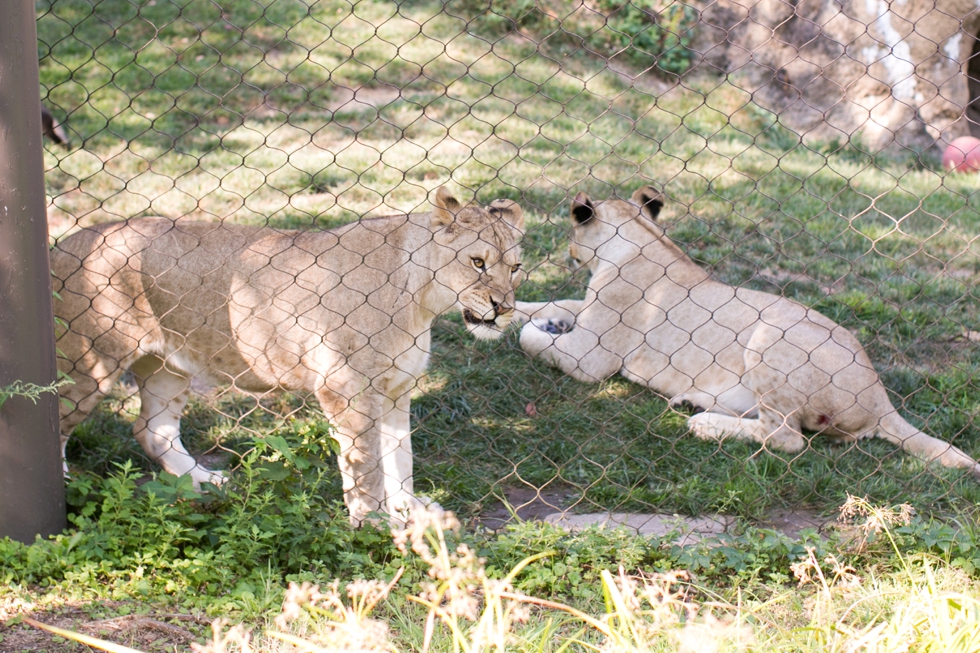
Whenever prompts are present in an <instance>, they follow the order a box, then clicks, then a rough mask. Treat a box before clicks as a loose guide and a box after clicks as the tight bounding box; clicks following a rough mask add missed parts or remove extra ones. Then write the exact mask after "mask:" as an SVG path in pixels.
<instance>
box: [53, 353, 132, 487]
mask: <svg viewBox="0 0 980 653" xmlns="http://www.w3.org/2000/svg"><path fill="white" fill-rule="evenodd" d="M59 344H60V343H59ZM58 369H59V371H60V372H61V373H62V374H67V375H68V377H69V378H70V379H71V381H72V382H71V383H70V384H66V385H64V386H62V387H61V389H60V390H59V391H58V393H59V395H60V400H59V402H58V410H59V413H60V419H59V422H60V423H59V427H60V430H61V460H62V465H63V468H64V473H65V476H68V462H67V458H65V449H66V448H67V446H68V441H69V440H70V439H71V434H72V432H73V431H74V430H75V427H76V426H78V425H79V424H81V423H82V422H83V421H85V419H86V418H88V416H89V415H90V414H91V413H92V411H93V410H95V407H96V406H97V405H98V403H99V402H100V401H102V400H103V399H104V398H105V397H106V396H108V395H109V392H110V390H111V389H112V386H113V385H115V383H116V381H118V380H119V377H120V376H122V373H123V372H124V371H125V369H126V368H125V366H124V365H123V364H121V363H119V362H117V361H115V360H113V359H110V358H108V357H103V356H99V355H97V354H96V353H95V350H94V348H92V347H91V345H89V351H88V352H87V353H86V354H85V355H83V356H81V357H79V358H78V359H77V360H75V361H74V362H69V360H68V359H66V358H59V360H58Z"/></svg>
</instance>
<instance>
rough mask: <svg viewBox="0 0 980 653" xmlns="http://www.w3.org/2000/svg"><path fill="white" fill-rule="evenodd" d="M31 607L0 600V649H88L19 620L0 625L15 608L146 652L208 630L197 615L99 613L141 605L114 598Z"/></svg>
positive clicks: (182, 644)
mask: <svg viewBox="0 0 980 653" xmlns="http://www.w3.org/2000/svg"><path fill="white" fill-rule="evenodd" d="M31 607H32V606H29V605H26V604H23V603H19V604H18V605H15V604H12V603H9V604H2V603H0V652H2V653H15V652H18V653H19V652H21V651H29V652H30V653H62V652H68V651H72V652H74V651H90V650H93V649H90V648H89V647H87V646H83V645H81V644H78V643H76V642H73V641H71V640H68V639H65V638H63V637H59V636H57V635H54V634H51V633H49V632H46V631H44V630H41V629H39V628H35V627H34V626H30V625H28V624H26V623H23V622H21V623H14V624H11V625H6V622H7V621H8V620H9V619H10V618H11V617H14V616H15V615H16V614H21V615H24V616H27V617H30V618H32V619H34V620H36V621H39V622H41V623H44V624H47V625H49V626H55V627H57V628H62V629H64V630H69V631H73V632H76V633H81V634H83V635H88V636H89V637H97V638H99V639H102V640H107V641H110V642H115V643H117V644H121V645H123V646H128V647H131V648H135V649H139V650H142V651H147V652H148V653H151V652H152V651H175V650H187V649H188V647H189V646H190V643H191V642H195V641H196V642H204V641H206V640H207V638H208V637H209V636H210V623H211V622H210V619H208V618H207V617H205V616H203V615H192V614H175V613H167V612H153V611H150V612H145V613H143V614H126V615H120V616H114V617H109V618H103V615H106V614H112V613H116V614H118V613H119V612H128V611H130V610H132V609H133V608H134V607H140V608H142V607H143V606H133V605H130V604H124V603H115V602H105V603H97V604H83V605H69V606H64V607H61V608H57V609H52V610H32V609H31ZM144 609H145V608H144Z"/></svg>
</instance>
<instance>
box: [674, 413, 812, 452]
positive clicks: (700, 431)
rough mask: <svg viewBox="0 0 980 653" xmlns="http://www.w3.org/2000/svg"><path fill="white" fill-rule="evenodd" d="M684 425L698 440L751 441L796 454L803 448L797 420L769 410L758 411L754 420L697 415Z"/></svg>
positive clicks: (728, 416)
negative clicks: (757, 415)
mask: <svg viewBox="0 0 980 653" xmlns="http://www.w3.org/2000/svg"><path fill="white" fill-rule="evenodd" d="M687 425H688V428H690V429H691V432H692V433H693V434H694V435H695V436H697V437H699V438H701V439H702V440H717V441H719V442H720V441H724V440H728V439H734V440H754V441H755V442H758V443H759V444H761V445H763V446H765V447H766V448H767V449H770V450H775V451H785V452H786V453H798V452H800V451H802V450H803V449H804V448H806V445H807V440H806V438H804V437H803V433H802V432H801V431H800V421H799V419H798V418H796V417H795V416H794V415H789V416H786V417H784V416H782V415H779V414H778V413H776V412H775V411H773V410H771V409H763V410H761V411H760V412H759V418H758V419H750V418H746V417H735V416H732V415H722V414H720V413H707V412H706V413H698V414H697V415H693V416H691V417H690V418H688V420H687Z"/></svg>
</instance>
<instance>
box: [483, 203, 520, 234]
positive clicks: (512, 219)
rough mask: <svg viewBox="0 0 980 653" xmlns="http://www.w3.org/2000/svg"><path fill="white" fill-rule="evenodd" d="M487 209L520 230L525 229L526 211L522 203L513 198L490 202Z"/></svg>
mask: <svg viewBox="0 0 980 653" xmlns="http://www.w3.org/2000/svg"><path fill="white" fill-rule="evenodd" d="M487 211H489V212H490V214H491V215H495V216H500V217H501V218H503V219H504V221H505V222H506V223H507V224H509V225H510V226H512V227H514V229H517V230H518V231H521V232H523V231H524V211H523V210H522V209H521V206H520V204H518V203H517V202H514V201H513V200H494V201H492V202H490V206H488V207H487Z"/></svg>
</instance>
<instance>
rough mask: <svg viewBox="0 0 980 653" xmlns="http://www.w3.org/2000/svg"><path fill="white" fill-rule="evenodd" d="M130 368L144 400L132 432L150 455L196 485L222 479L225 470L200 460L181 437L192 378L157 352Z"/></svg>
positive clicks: (167, 469) (217, 482) (164, 466)
mask: <svg viewBox="0 0 980 653" xmlns="http://www.w3.org/2000/svg"><path fill="white" fill-rule="evenodd" d="M131 369H132V371H133V373H134V374H135V375H136V381H137V385H138V386H139V391H140V403H141V407H140V415H139V417H138V418H137V419H136V425H135V426H134V427H133V432H134V433H135V435H136V440H137V441H138V442H139V443H140V445H142V447H143V450H144V451H146V453H147V455H149V456H150V458H152V459H153V460H155V461H157V462H158V463H160V466H161V467H163V468H164V469H165V470H166V471H168V472H170V473H171V474H174V475H176V476H182V475H184V474H189V475H190V477H191V478H192V479H193V480H194V485H196V486H200V485H201V483H215V484H220V483H223V482H224V481H225V476H224V474H222V473H221V472H217V471H213V470H210V469H207V468H206V467H204V466H202V465H200V464H198V462H197V460H195V459H194V457H193V456H192V455H191V454H190V453H188V451H187V449H185V448H184V444H183V442H181V440H180V418H181V415H182V414H183V412H184V407H185V406H186V405H187V399H188V396H189V394H190V390H189V388H190V379H189V378H187V377H186V376H184V375H182V374H177V373H175V372H172V371H171V370H168V369H167V368H166V367H165V366H164V364H163V361H162V360H160V359H159V358H158V357H156V356H144V357H143V358H141V359H139V360H138V361H136V363H134V364H133V366H132V368H131Z"/></svg>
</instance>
